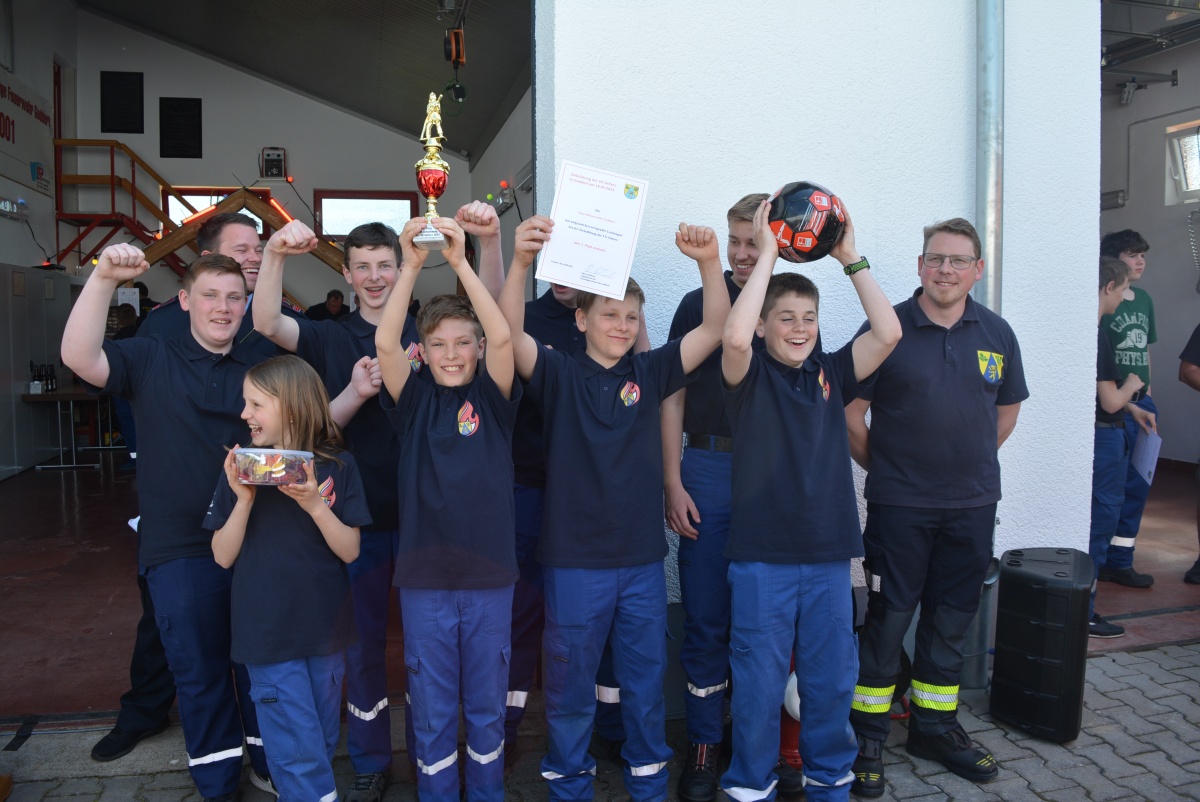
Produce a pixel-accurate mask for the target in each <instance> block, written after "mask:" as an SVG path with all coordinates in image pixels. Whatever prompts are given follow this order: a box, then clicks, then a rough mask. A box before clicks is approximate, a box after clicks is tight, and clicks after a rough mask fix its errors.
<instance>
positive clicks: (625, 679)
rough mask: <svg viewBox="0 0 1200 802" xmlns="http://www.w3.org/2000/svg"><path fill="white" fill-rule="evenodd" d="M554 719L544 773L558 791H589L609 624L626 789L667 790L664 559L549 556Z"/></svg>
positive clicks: (662, 793)
mask: <svg viewBox="0 0 1200 802" xmlns="http://www.w3.org/2000/svg"><path fill="white" fill-rule="evenodd" d="M543 573H544V576H545V581H546V629H545V636H544V639H543V643H542V649H543V651H544V652H545V655H546V674H545V686H546V687H545V690H546V723H547V725H548V741H549V754H547V755H546V757H545V758H544V759H543V760H542V776H543V777H545V778H546V779H547V780H548V781H549V784H550V799H552V800H591V799H592V796H593V794H592V786H593V780H594V777H595V773H596V761H595V760H594V759H593V758H592V757H591V755H589V754H588V743H589V741H590V740H591V735H592V724H593V718H594V716H595V711H596V688H595V684H594V678H595V677H596V672H597V668H598V667H599V665H600V654H601V652H602V651H603V650H604V643H605V640H606V639H608V638H609V635H610V633H611V636H612V637H611V644H612V654H613V668H614V670H615V673H616V679H617V681H618V683H619V684H620V688H621V716H622V720H623V722H624V725H625V735H626V740H625V745H624V747H623V748H622V751H621V756H622V758H623V759H624V760H625V790H626V792H628V793H629V796H630V797H631V799H633V800H634V802H659V801H660V800H663V799H666V796H667V764H668V762H669V761H670V759H671V756H672V752H671V749H670V748H669V747H668V746H667V741H666V712H665V705H664V703H663V674H664V672H665V671H666V662H667V645H666V631H667V585H666V577H665V575H664V572H663V564H662V562H653V563H647V564H645V565H636V566H630V567H627V568H551V567H549V566H545V567H544V568H543Z"/></svg>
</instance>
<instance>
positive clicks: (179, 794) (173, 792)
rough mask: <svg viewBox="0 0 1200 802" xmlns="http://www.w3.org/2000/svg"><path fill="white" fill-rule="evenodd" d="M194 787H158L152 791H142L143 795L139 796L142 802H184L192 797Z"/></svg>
mask: <svg viewBox="0 0 1200 802" xmlns="http://www.w3.org/2000/svg"><path fill="white" fill-rule="evenodd" d="M193 790H194V789H188V788H158V789H154V790H150V791H145V790H144V791H142V795H141V796H140V797H138V798H139V799H140V800H141V802H184V800H187V799H190V798H191V797H192V796H193V795H192V791H193Z"/></svg>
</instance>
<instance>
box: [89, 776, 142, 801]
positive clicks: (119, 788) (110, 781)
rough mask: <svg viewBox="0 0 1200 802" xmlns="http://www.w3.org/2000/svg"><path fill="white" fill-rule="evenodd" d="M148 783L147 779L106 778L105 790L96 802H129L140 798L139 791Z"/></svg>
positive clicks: (104, 782)
mask: <svg viewBox="0 0 1200 802" xmlns="http://www.w3.org/2000/svg"><path fill="white" fill-rule="evenodd" d="M145 782H146V778H145V777H106V778H105V779H104V781H103V783H102V785H103V786H104V790H103V791H102V792H101V793H100V796H99V798H98V799H97V800H96V802H129V800H131V799H137V798H138V791H139V790H140V789H141V787H142V785H143V784H144V783H145Z"/></svg>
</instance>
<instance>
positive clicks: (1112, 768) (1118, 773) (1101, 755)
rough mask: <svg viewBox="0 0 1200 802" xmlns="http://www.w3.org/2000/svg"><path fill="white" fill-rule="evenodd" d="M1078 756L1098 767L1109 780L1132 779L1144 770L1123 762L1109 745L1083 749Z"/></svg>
mask: <svg viewBox="0 0 1200 802" xmlns="http://www.w3.org/2000/svg"><path fill="white" fill-rule="evenodd" d="M1079 756H1080V757H1082V758H1084V759H1086V760H1088V761H1090V762H1091V763H1093V764H1094V765H1096V766H1099V767H1100V771H1101V773H1102V774H1104V776H1105V777H1107V778H1108V779H1110V780H1114V779H1116V778H1118V777H1132V776H1133V775H1135V774H1141V773H1142V772H1144V771H1145V770H1146V769H1145V767H1143V766H1138V765H1135V764H1133V763H1130V762H1129V761H1127V760H1125V758H1123V757H1121V756H1120V755H1118V754H1117V753H1116V751H1115V750H1114V749H1113V748H1112V746H1111V745H1109V744H1106V743H1102V744H1099V745H1097V746H1088V747H1084V748H1083V749H1080V750H1079Z"/></svg>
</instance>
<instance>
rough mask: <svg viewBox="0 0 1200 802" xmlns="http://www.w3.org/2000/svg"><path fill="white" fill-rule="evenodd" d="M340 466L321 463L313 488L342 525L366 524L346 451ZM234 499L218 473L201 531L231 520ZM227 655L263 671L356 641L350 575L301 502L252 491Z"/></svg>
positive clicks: (357, 482) (269, 491)
mask: <svg viewBox="0 0 1200 802" xmlns="http://www.w3.org/2000/svg"><path fill="white" fill-rule="evenodd" d="M339 458H340V459H341V460H342V463H343V464H342V465H338V464H337V463H336V462H325V461H319V462H317V465H316V470H317V486H318V487H319V488H320V491H321V496H322V498H323V499H324V501H325V506H327V507H329V508H331V509H332V510H333V514H334V515H336V516H337V519H338V520H339V521H341V522H342V523H344V524H345V525H346V526H359V527H361V526H364V525H366V524H368V523H370V522H371V516H370V515H369V514H368V513H367V501H366V497H365V495H364V494H363V486H362V479H361V478H360V477H359V475H358V466H357V465H356V464H355V462H354V458H353V457H352V456H350V454H349V453H346V452H342V453H341V454H340V455H339ZM236 503H237V497H236V496H235V495H234V493H233V490H232V489H231V488H230V487H229V481H228V480H227V479H226V478H225V473H224V472H223V471H222V472H221V474H220V476H219V478H218V479H217V489H216V492H215V493H214V494H213V496H212V505H211V506H210V507H209V508H208V514H207V515H206V516H205V518H204V527H205V529H209V530H212V531H214V532H215V531H216V530H218V529H220V528H221V527H222V526H224V525H225V522H226V521H228V520H229V515H230V513H232V512H233V507H234V505H235V504H236ZM231 606H232V619H233V642H232V647H231V651H230V656H231V657H232V658H233V659H234V660H235V661H237V662H239V663H249V664H251V665H262V664H269V663H282V662H284V661H285V660H296V659H299V658H302V657H323V656H325V655H330V654H334V653H336V652H340V651H342V650H343V649H345V648H346V647H347V646H349V645H350V644H352V643H354V641H355V640H357V637H356V635H355V629H354V608H353V607H352V605H351V602H350V574H349V573H348V572H347V570H346V564H345V563H344V562H342V560H341V558H340V557H338V556H337V555H336V554H334V553H333V551H332V550H331V549H330V548H329V544H328V543H326V542H325V536H324V535H322V534H321V530H320V528H318V527H317V525H316V523H315V522H314V521H313V519H312V516H311V515H309V514H308V513H307V512H305V511H304V510H303V509H302V508H301V507H300V505H299V504H297V503H296V502H295V501H294V500H292V499H290V498H288V497H287V496H285V495H284V494H283V493H281V492H279V488H277V487H268V486H262V487H257V488H255V492H254V506H253V507H251V508H250V518H249V520H248V521H247V522H246V538H245V540H244V541H243V542H242V551H241V553H240V554H239V555H238V558H237V562H236V563H235V564H234V572H233V596H232V601H231Z"/></svg>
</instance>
